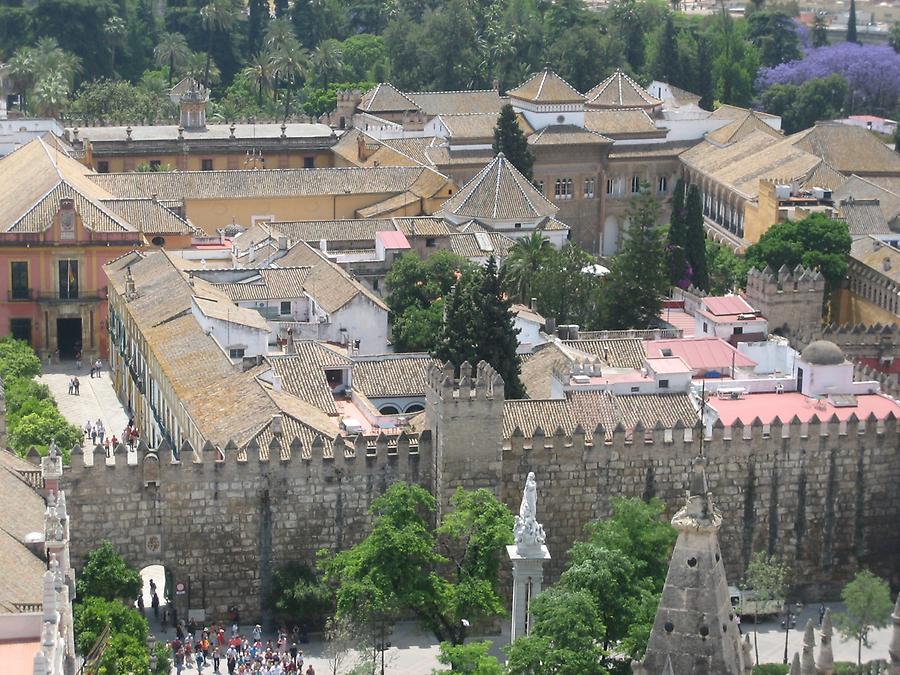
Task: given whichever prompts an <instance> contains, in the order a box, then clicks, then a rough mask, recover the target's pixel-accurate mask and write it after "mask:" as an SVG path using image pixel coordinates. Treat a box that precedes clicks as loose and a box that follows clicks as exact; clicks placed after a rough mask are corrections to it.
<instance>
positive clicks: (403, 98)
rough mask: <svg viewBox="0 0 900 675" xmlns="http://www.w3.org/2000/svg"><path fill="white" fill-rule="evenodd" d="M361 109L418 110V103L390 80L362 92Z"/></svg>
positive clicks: (380, 110) (383, 110)
mask: <svg viewBox="0 0 900 675" xmlns="http://www.w3.org/2000/svg"><path fill="white" fill-rule="evenodd" d="M359 107H360V109H361V110H365V111H366V112H370V113H378V112H397V111H402V110H418V109H419V105H418V104H417V103H416V102H415V101H413V100H412V99H411V98H410V97H409V96H407V95H406V94H404V93H403V92H402V91H400V90H399V89H397V87H395V86H394V85H392V84H391V83H390V82H382V83H381V84H378V85H376V86H375V87H374V88H373V89H369V91H367V92H366V93H365V94H363V97H362V100H361V101H360V103H359Z"/></svg>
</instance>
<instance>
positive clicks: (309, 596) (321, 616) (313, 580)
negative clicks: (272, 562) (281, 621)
mask: <svg viewBox="0 0 900 675" xmlns="http://www.w3.org/2000/svg"><path fill="white" fill-rule="evenodd" d="M270 602H271V605H272V606H273V607H274V608H275V609H276V611H277V612H278V613H279V615H281V616H282V617H284V618H285V619H290V620H291V621H292V622H293V623H297V624H307V625H309V626H313V627H315V628H319V627H322V626H324V625H325V618H326V617H327V616H328V615H329V614H330V613H331V611H332V610H333V608H334V591H333V590H332V589H331V588H329V586H328V585H327V584H325V583H324V582H322V581H321V580H319V579H318V577H317V576H316V573H315V571H314V570H312V569H310V567H309V566H308V565H305V564H304V563H301V562H289V563H286V564H285V565H283V566H281V567H279V568H278V569H277V570H276V571H275V574H274V575H273V578H272V597H271V599H270Z"/></svg>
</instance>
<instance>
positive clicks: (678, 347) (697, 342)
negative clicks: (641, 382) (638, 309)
mask: <svg viewBox="0 0 900 675" xmlns="http://www.w3.org/2000/svg"><path fill="white" fill-rule="evenodd" d="M644 348H645V349H646V350H647V356H648V357H651V358H652V357H660V356H680V357H681V360H682V361H684V362H685V363H686V364H687V365H688V367H689V368H690V369H691V370H721V369H726V368H731V366H732V365H734V366H736V367H738V368H752V367H754V366H755V365H756V361H754V360H753V359H750V358H748V357H746V356H744V355H743V354H741V353H740V352H739V351H738V350H737V349H735V348H734V347H732V346H731V345H730V344H728V343H727V342H725V340H723V339H721V338H715V337H708V338H682V339H681V340H651V341H649V342H645V343H644ZM663 350H669V351H668V352H667V353H664V352H663Z"/></svg>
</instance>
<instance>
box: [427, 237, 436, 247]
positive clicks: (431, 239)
mask: <svg viewBox="0 0 900 675" xmlns="http://www.w3.org/2000/svg"><path fill="white" fill-rule="evenodd" d="M434 244H435V242H434V237H428V238H427V239H425V247H426V248H434Z"/></svg>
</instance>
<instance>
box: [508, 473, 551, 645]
mask: <svg viewBox="0 0 900 675" xmlns="http://www.w3.org/2000/svg"><path fill="white" fill-rule="evenodd" d="M536 515H537V484H536V482H535V480H534V473H533V472H531V473H529V474H528V478H527V480H526V481H525V492H524V494H523V495H522V505H521V506H520V507H519V515H518V516H516V524H515V527H514V529H513V534H514V535H515V541H516V543H515V544H513V545H512V546H507V547H506V552H507V554H508V555H509V559H510V560H511V561H512V565H513V597H512V625H511V628H510V634H509V640H510V642H514V641H515V640H516V638H519V637H522V636H523V635H528V634H529V633H531V601H532V600H533V599H534V598H535V597H536V596H537V595H538V594H539V593H540V592H541V586H542V584H543V581H544V561H545V560H550V552H549V551H548V550H547V547H546V546H545V545H544V539H545V536H544V528H543V527H542V526H541V524H540V523H539V522H537V518H536Z"/></svg>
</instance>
